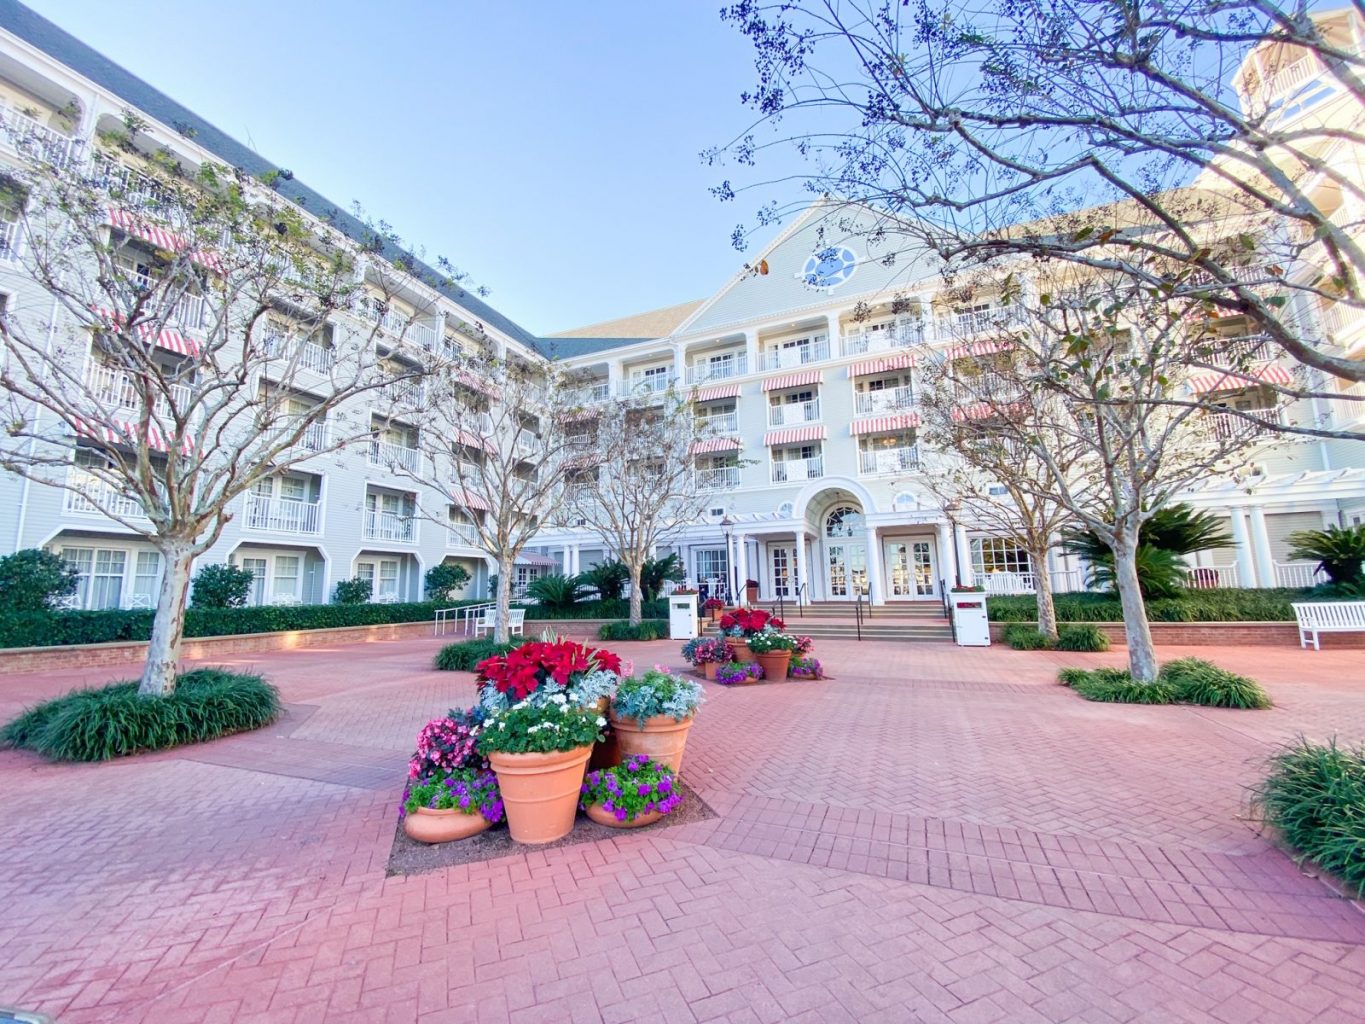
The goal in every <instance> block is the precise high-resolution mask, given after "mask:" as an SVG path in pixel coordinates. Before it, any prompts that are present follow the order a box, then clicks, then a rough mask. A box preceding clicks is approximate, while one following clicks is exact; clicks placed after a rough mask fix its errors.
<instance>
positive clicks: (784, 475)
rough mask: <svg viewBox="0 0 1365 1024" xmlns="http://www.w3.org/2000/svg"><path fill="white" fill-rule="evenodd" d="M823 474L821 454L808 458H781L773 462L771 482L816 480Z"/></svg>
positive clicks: (823, 462)
mask: <svg viewBox="0 0 1365 1024" xmlns="http://www.w3.org/2000/svg"><path fill="white" fill-rule="evenodd" d="M824 475H825V460H824V457H823V456H820V455H813V456H811V457H810V458H808V459H783V460H782V461H780V462H779V461H776V460H774V462H773V483H775V484H785V483H792V482H794V481H799V480H818V479H819V478H820V477H822V476H824Z"/></svg>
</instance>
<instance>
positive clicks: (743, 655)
mask: <svg viewBox="0 0 1365 1024" xmlns="http://www.w3.org/2000/svg"><path fill="white" fill-rule="evenodd" d="M730 649H731V650H732V651H734V652H735V661H754V660H755V655H754V652H753V651H751V650H749V641H748V640H745V639H744V638H743V637H742V636H732V637H731V638H730Z"/></svg>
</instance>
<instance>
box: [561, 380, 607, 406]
mask: <svg viewBox="0 0 1365 1024" xmlns="http://www.w3.org/2000/svg"><path fill="white" fill-rule="evenodd" d="M571 395H572V398H571V399H570V401H571V402H572V404H574V405H596V404H597V403H598V402H605V401H606V400H607V399H608V398H610V397H611V385H610V384H608V383H607V382H606V381H603V382H602V383H601V384H592V385H589V386H587V387H582V388H575V389H574V390H573V391H572V392H571Z"/></svg>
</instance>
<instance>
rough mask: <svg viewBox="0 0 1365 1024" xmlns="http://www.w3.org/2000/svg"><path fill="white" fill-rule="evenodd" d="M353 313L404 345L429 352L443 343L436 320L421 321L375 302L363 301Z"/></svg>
mask: <svg viewBox="0 0 1365 1024" xmlns="http://www.w3.org/2000/svg"><path fill="white" fill-rule="evenodd" d="M352 312H354V313H355V315H356V317H358V318H359V319H360V320H362V321H364V322H365V323H368V324H373V325H374V326H376V327H378V328H379V329H380V331H381V332H383V333H384V334H387V335H389V336H390V337H391V338H393V339H394V340H395V341H398V340H401V341H402V342H403V343H404V344H408V345H417V346H420V347H421V348H423V349H425V350H426V351H428V352H433V351H435V350H436V348H437V346H438V345H441V344H442V343H443V340H442V338H441V334H440V332H439V331H438V330H437V327H438V324H437V322H436V321H435V320H419V319H417V317H416V316H415V315H414V316H406V315H404V314H403V313H400V312H398V311H397V310H395V309H392V308H390V307H388V306H386V305H384V303H382V302H376V301H374V300H370V301H368V302H367V301H364V300H362V301H361V302H359V303H357V305H356V307H355V309H354V310H353V311H352Z"/></svg>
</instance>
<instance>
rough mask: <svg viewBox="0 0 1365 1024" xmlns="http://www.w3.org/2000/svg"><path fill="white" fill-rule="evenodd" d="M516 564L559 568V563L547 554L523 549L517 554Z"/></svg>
mask: <svg viewBox="0 0 1365 1024" xmlns="http://www.w3.org/2000/svg"><path fill="white" fill-rule="evenodd" d="M517 565H535V566H539V567H540V568H542V569H558V568H559V563H558V562H557V561H555V560H554V559H553V558H551V557H550V556H549V555H541V554H537V553H536V552H534V551H523V552H522V553H521V554H519V555H517Z"/></svg>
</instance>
